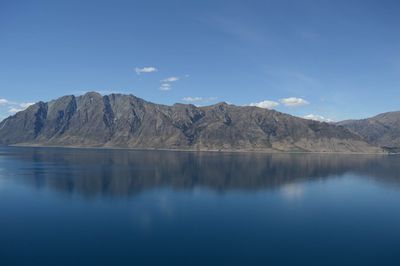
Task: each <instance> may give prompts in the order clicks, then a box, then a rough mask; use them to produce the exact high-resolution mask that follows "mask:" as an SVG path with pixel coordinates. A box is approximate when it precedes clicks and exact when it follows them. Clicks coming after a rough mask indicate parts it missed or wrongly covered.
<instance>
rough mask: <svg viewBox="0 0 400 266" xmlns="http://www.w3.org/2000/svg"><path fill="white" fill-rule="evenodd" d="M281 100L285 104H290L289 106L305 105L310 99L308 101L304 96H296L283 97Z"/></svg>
mask: <svg viewBox="0 0 400 266" xmlns="http://www.w3.org/2000/svg"><path fill="white" fill-rule="evenodd" d="M280 102H281V103H282V104H283V105H285V106H289V107H293V106H303V105H307V104H309V102H308V101H306V100H304V99H302V98H296V97H290V98H284V99H281V100H280Z"/></svg>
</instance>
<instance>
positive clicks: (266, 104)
mask: <svg viewBox="0 0 400 266" xmlns="http://www.w3.org/2000/svg"><path fill="white" fill-rule="evenodd" d="M278 105H279V103H278V102H274V101H270V100H264V101H261V102H258V103H250V104H249V106H257V107H260V108H264V109H274V108H275V107H277V106H278Z"/></svg>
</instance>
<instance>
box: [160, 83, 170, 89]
mask: <svg viewBox="0 0 400 266" xmlns="http://www.w3.org/2000/svg"><path fill="white" fill-rule="evenodd" d="M169 90H171V84H169V83H161V85H160V91H169Z"/></svg>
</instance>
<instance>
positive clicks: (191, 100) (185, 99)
mask: <svg viewBox="0 0 400 266" xmlns="http://www.w3.org/2000/svg"><path fill="white" fill-rule="evenodd" d="M182 100H183V101H185V102H201V101H202V100H203V97H185V98H183V99H182Z"/></svg>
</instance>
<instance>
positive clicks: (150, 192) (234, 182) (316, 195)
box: [0, 147, 400, 265]
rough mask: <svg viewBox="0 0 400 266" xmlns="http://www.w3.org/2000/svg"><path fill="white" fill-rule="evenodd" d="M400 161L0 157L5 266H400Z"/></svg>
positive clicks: (32, 151)
mask: <svg viewBox="0 0 400 266" xmlns="http://www.w3.org/2000/svg"><path fill="white" fill-rule="evenodd" d="M399 244H400V157H399V156H394V155H393V156H375V155H326V154H261V153H219V152H214V153H213V152H204V153H196V152H172V151H133V150H107V149H61V148H22V147H1V148H0V265H400V245H399Z"/></svg>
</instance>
